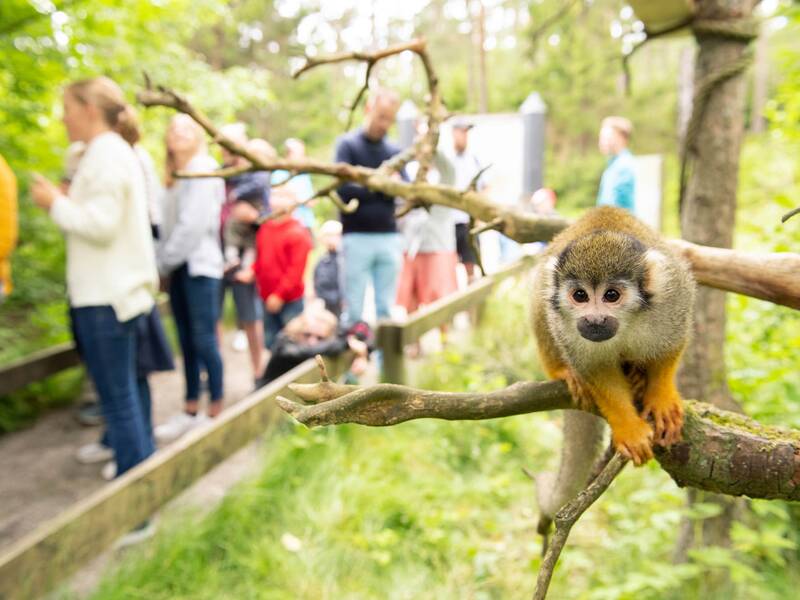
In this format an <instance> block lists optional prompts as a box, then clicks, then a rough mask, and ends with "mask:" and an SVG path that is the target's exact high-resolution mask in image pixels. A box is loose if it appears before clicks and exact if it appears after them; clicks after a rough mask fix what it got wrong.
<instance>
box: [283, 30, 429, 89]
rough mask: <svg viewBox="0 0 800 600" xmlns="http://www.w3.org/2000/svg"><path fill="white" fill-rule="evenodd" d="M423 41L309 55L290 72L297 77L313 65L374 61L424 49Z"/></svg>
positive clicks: (417, 40)
mask: <svg viewBox="0 0 800 600" xmlns="http://www.w3.org/2000/svg"><path fill="white" fill-rule="evenodd" d="M424 47H425V41H424V40H422V39H415V40H411V41H410V42H403V43H402V44H394V45H393V46H387V47H386V48H383V49H381V50H376V51H375V52H339V53H337V54H330V55H328V56H324V57H320V58H313V57H310V56H306V57H305V58H306V62H305V64H304V65H303V66H302V67H300V68H299V69H298V70H297V71H295V72H294V73H292V78H293V79H297V78H299V77H300V76H301V75H302V74H303V73H305V72H306V71H310V70H311V69H313V68H314V67H319V66H320V65H332V64H335V63H340V62H348V61H351V60H356V61H362V62H366V63H375V62H378V61H379V60H381V59H383V58H387V57H389V56H393V55H395V54H400V53H401V52H405V51H407V50H410V51H411V52H417V53H418V52H420V50H421V49H424Z"/></svg>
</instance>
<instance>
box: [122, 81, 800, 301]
mask: <svg viewBox="0 0 800 600" xmlns="http://www.w3.org/2000/svg"><path fill="white" fill-rule="evenodd" d="M137 97H138V98H139V101H140V102H141V103H142V104H144V105H145V106H166V107H169V108H173V109H175V110H177V111H179V112H183V113H185V114H187V115H189V116H190V117H192V118H193V119H194V120H195V121H197V123H198V124H200V125H201V126H202V127H203V129H205V131H206V132H207V133H208V134H209V135H210V136H211V137H212V139H214V140H215V141H216V142H217V143H219V144H220V145H221V146H223V147H224V148H226V149H228V150H229V151H230V152H232V153H233V154H236V155H238V156H241V157H243V158H245V159H246V160H248V161H249V162H250V163H251V165H252V167H251V168H252V169H253V170H264V171H273V170H277V169H285V170H287V171H289V172H291V173H316V174H319V175H328V176H330V177H333V178H335V179H336V180H337V181H338V182H339V183H341V182H345V181H349V182H353V183H357V184H359V185H362V186H364V187H366V188H369V189H371V190H374V191H377V192H382V193H384V194H386V195H387V196H399V197H401V198H407V199H409V200H411V201H412V207H413V202H424V203H426V204H440V205H442V206H449V207H451V208H457V209H460V210H463V211H465V212H466V213H468V214H469V215H471V216H472V217H473V218H474V219H475V220H476V221H482V222H485V223H490V222H502V224H503V228H502V232H503V234H504V235H506V236H508V237H510V238H511V239H513V240H515V241H517V242H520V243H527V242H535V241H548V240H550V239H552V238H553V237H554V236H555V235H556V234H557V233H558V232H560V231H561V230H563V229H564V228H565V227H567V226H568V225H569V221H568V220H566V219H563V218H561V217H545V216H538V215H534V214H531V213H526V212H523V211H522V210H519V209H516V208H513V207H511V206H502V205H499V204H496V203H494V202H492V201H491V200H490V199H489V198H488V197H487V196H485V195H484V194H482V193H480V192H477V191H474V190H458V189H456V188H454V187H451V186H446V185H439V184H431V183H427V182H424V181H414V182H407V181H402V180H400V179H397V178H394V177H393V176H392V174H391V173H389V172H387V171H388V169H383V168H382V167H379V168H378V169H370V168H368V167H362V166H356V165H350V164H347V163H327V162H323V161H319V160H314V159H304V160H288V159H283V158H274V159H270V160H266V159H264V158H262V157H259V156H256V155H254V154H251V153H250V152H249V151H248V150H247V148H245V147H243V146H241V145H239V144H236V143H235V142H233V141H232V140H230V139H228V138H227V137H225V136H222V135H220V133H219V130H218V129H217V128H216V127H215V126H214V124H213V123H211V121H210V120H209V119H208V117H206V115H205V114H203V113H202V112H201V111H199V110H197V109H196V108H194V107H193V106H192V105H191V104H190V103H189V102H188V100H186V99H185V98H183V97H182V96H180V95H178V94H177V93H175V92H173V91H172V90H169V89H167V88H164V87H157V88H155V89H153V88H152V86H150V85H149V83H148V86H147V87H146V89H145V90H143V91H141V92H139V94H138V95H137ZM404 158H405V156H404ZM396 164H397V163H394V164H393V166H394V165H396ZM204 175H209V174H204ZM215 176H217V175H216V174H215ZM669 243H670V244H671V245H672V246H673V247H674V248H676V250H678V251H679V252H681V253H682V254H683V256H684V257H685V258H686V259H687V260H688V261H689V262H690V263H691V265H692V269H693V271H694V275H695V278H696V279H697V281H698V283H701V284H703V285H707V286H710V287H714V288H717V289H721V290H725V291H729V292H735V293H738V294H745V295H747V296H752V297H754V298H760V299H762V300H768V301H770V302H774V303H776V304H782V305H784V306H789V307H792V308H795V309H800V278H798V277H797V276H796V274H797V273H800V255H799V254H796V253H791V252H785V253H773V254H766V253H753V252H740V251H737V250H728V249H723V248H712V247H708V246H700V245H697V244H691V243H689V242H685V241H683V240H669Z"/></svg>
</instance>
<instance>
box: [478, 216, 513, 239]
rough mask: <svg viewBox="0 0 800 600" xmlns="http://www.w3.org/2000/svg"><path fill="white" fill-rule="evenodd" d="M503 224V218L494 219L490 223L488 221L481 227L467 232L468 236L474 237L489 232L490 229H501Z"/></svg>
mask: <svg viewBox="0 0 800 600" xmlns="http://www.w3.org/2000/svg"><path fill="white" fill-rule="evenodd" d="M504 222H505V219H503V217H496V218H494V219H492V220H491V221H489V222H488V223H484V224H483V225H478V226H477V227H473V228H472V229H470V230H469V234H470V235H471V236H476V235H479V234H481V233H483V232H484V231H489V230H490V229H497V230H500V229H502V228H503V223H504Z"/></svg>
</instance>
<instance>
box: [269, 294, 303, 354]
mask: <svg viewBox="0 0 800 600" xmlns="http://www.w3.org/2000/svg"><path fill="white" fill-rule="evenodd" d="M303 307H304V303H303V299H302V298H298V299H297V300H292V301H291V302H287V303H286V304H284V305H283V308H281V309H280V310H279V311H278V312H276V313H271V312H269V311H268V310H267V309H266V308H264V346H266V348H267V349H268V350H272V344H273V343H274V342H275V338H276V337H277V335H278V334H279V333H280V332H281V329H283V328H284V327H286V324H287V323H288V322H289V321H291V320H292V319H294V318H295V317H296V316H298V315H299V314H300V313H302V312H303Z"/></svg>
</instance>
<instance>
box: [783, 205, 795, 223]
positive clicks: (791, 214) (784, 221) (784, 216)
mask: <svg viewBox="0 0 800 600" xmlns="http://www.w3.org/2000/svg"><path fill="white" fill-rule="evenodd" d="M797 214H800V206H798V207H797V208H794V209H792V210H790V211H789V212H787V213H786V214H785V215H783V216H782V217H781V223H786V221H788V220H789V219H791V218H792V217H793V216H795V215H797Z"/></svg>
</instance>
